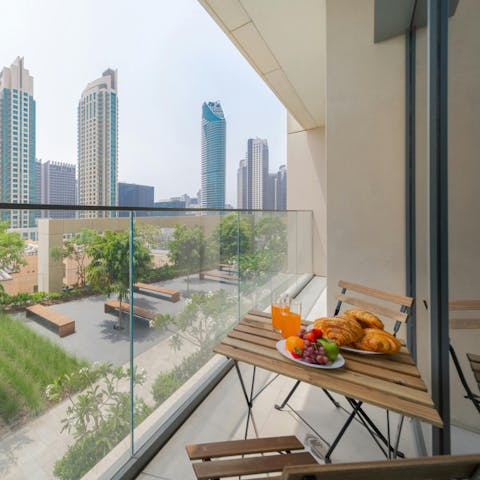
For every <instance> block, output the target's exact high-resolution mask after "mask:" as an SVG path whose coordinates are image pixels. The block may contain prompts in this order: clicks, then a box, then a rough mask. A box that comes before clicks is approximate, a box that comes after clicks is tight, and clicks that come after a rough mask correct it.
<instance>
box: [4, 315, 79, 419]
mask: <svg viewBox="0 0 480 480" xmlns="http://www.w3.org/2000/svg"><path fill="white" fill-rule="evenodd" d="M86 365H87V363H86V362H85V361H82V360H79V359H77V358H76V357H75V356H73V355H68V354H67V353H66V352H65V351H64V350H63V349H62V348H60V347H59V346H57V345H55V344H54V343H52V342H51V341H50V340H47V339H45V338H43V337H41V336H40V335H38V334H37V333H35V332H33V331H32V330H30V329H29V328H28V327H27V326H26V325H24V324H23V323H22V322H21V321H20V320H17V319H16V318H15V317H12V316H10V315H5V314H0V417H1V418H2V419H3V420H5V421H6V422H8V423H11V422H14V421H16V420H18V419H19V418H20V417H23V416H25V415H37V414H38V413H40V412H42V411H43V410H45V409H46V408H47V406H48V401H47V398H46V396H45V388H46V386H47V385H48V384H49V383H52V382H53V381H54V380H55V379H56V378H57V377H59V376H61V375H63V374H65V373H71V372H73V371H75V370H78V369H79V368H81V367H83V366H86Z"/></svg>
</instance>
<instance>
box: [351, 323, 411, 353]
mask: <svg viewBox="0 0 480 480" xmlns="http://www.w3.org/2000/svg"><path fill="white" fill-rule="evenodd" d="M351 346H352V347H353V348H357V349H358V350H367V351H370V352H382V353H395V352H398V351H399V350H400V347H401V343H400V342H399V341H398V340H397V339H396V338H395V337H394V336H393V335H392V334H391V333H388V332H386V331H385V330H379V329H378V328H365V329H363V336H362V337H361V338H360V339H359V340H357V341H355V342H352V344H351Z"/></svg>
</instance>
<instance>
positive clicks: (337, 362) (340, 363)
mask: <svg viewBox="0 0 480 480" xmlns="http://www.w3.org/2000/svg"><path fill="white" fill-rule="evenodd" d="M285 342H286V340H285V339H283V340H279V341H278V342H277V345H276V347H277V350H278V351H279V352H280V353H281V354H282V355H283V356H284V357H287V358H289V359H290V360H293V361H294V362H297V363H301V364H302V365H306V366H307V367H313V368H340V367H343V366H344V365H345V359H344V358H343V357H342V356H341V355H340V354H338V357H337V358H336V359H335V361H334V362H333V363H332V362H328V363H327V364H326V365H319V364H316V363H307V362H304V361H303V360H302V359H301V358H295V357H292V355H291V353H290V352H289V351H288V350H287V348H286V347H285Z"/></svg>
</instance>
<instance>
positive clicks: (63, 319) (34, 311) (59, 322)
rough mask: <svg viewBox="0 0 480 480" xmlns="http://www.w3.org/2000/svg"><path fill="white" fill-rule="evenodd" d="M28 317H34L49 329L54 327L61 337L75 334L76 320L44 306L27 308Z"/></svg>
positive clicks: (38, 305)
mask: <svg viewBox="0 0 480 480" xmlns="http://www.w3.org/2000/svg"><path fill="white" fill-rule="evenodd" d="M27 317H32V318H33V319H34V320H36V321H38V320H40V322H39V323H43V324H45V325H46V326H47V327H53V330H54V331H56V332H57V333H58V335H59V336H60V337H65V336H67V335H70V334H72V333H75V320H73V319H71V318H69V317H67V316H65V315H62V314H61V313H59V312H56V311H55V310H52V309H51V308H48V307H45V306H43V305H40V304H37V305H32V306H31V307H27Z"/></svg>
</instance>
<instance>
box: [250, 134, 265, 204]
mask: <svg viewBox="0 0 480 480" xmlns="http://www.w3.org/2000/svg"><path fill="white" fill-rule="evenodd" d="M247 177H248V179H247V182H248V208H253V209H257V208H258V209H263V208H265V204H266V203H268V201H267V194H268V143H267V140H266V139H264V138H249V139H248V148H247Z"/></svg>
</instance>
